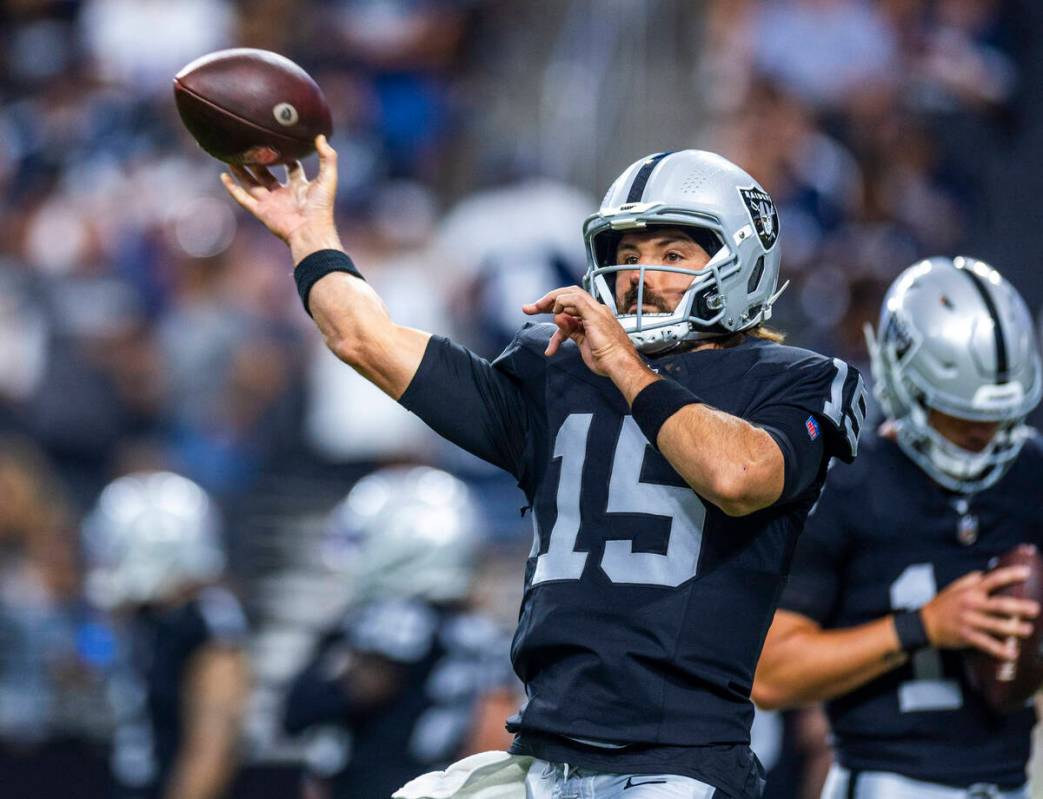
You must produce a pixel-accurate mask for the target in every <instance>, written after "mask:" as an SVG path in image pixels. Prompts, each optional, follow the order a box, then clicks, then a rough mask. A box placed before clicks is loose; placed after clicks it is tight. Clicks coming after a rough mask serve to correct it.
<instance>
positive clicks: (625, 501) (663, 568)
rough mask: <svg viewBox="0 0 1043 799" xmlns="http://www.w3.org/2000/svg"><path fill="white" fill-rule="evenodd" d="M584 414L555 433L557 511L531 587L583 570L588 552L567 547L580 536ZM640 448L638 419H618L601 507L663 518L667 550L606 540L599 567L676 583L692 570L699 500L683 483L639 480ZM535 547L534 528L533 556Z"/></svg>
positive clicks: (702, 511)
mask: <svg viewBox="0 0 1043 799" xmlns="http://www.w3.org/2000/svg"><path fill="white" fill-rule="evenodd" d="M591 419H592V415H591V414H589V413H585V414H573V415H571V416H569V417H568V418H567V419H566V420H565V422H564V423H563V424H562V426H561V429H560V430H559V431H558V435H557V437H556V439H555V442H554V457H556V458H561V479H560V481H559V483H558V491H557V506H558V517H557V520H556V521H555V522H554V527H553V528H551V531H550V536H549V539H550V540H549V541H548V543H547V551H546V552H545V553H544V554H542V555H539V557H537V559H536V571H535V574H534V575H533V579H532V584H533V585H537V584H538V583H541V582H545V581H547V580H578V579H579V578H580V576H581V575H582V574H583V567H584V566H585V565H586V562H587V553H586V552H576V551H574V549H575V546H576V538H577V536H578V535H579V527H580V510H579V508H580V499H579V498H580V484H581V478H582V475H583V465H584V463H585V461H586V445H587V434H588V433H589V431H590V423H591ZM647 447H648V441H647V440H646V439H645V436H644V434H643V433H642V432H641V428H639V427H638V426H637V422H635V421H634V419H633V417H630V416H627V417H625V418H624V420H623V428H622V430H621V431H620V434H619V441H618V443H617V444H616V452H615V456H614V457H613V460H612V472H611V477H610V479H609V486H608V505H607V507H606V508H605V510H606V512H607V513H631V514H633V513H641V514H647V515H651V516H665V517H666V518H668V519H670V528H669V532H668V536H669V537H668V539H667V547H666V554H665V555H660V554H657V553H654V552H634V544H633V542H632V541H606V542H605V552H604V555H603V556H602V559H601V568H602V569H603V570H604V572H605V574H606V575H608V578H609V579H610V580H612V582H614V583H631V584H637V585H662V586H670V587H675V586H678V585H680V584H681V583H683V582H684V581H685V580H689V579H691V578H692V577H694V576H695V569H696V566H697V565H698V563H699V551H700V548H701V546H702V534H703V522H704V520H705V518H706V506H705V505H703V503H702V501H701V500H700V499H699V497H698V496H696V494H695V492H694V491H692V490H691V489H690V488H683V487H679V486H667V485H658V484H655V483H643V482H641V465H642V463H643V462H644V457H645V451H646V448H647ZM533 523H534V525H535V520H534V522H533ZM538 551H539V538H538V533H537V534H536V538H535V540H534V542H533V554H535V553H536V552H538Z"/></svg>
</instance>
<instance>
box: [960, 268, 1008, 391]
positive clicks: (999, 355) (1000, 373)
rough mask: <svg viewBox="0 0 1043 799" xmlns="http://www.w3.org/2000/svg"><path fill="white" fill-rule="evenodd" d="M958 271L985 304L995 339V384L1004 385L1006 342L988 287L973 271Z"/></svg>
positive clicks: (1006, 377) (1005, 377)
mask: <svg viewBox="0 0 1043 799" xmlns="http://www.w3.org/2000/svg"><path fill="white" fill-rule="evenodd" d="M960 271H962V272H963V273H964V274H965V275H967V277H969V278H970V279H971V282H972V283H973V284H974V287H975V288H976V289H978V293H979V294H981V299H982V302H984V303H985V308H986V309H987V310H988V312H989V316H991V317H992V332H993V334H994V335H995V337H996V383H997V384H1000V383H1006V382H1008V381H1009V380H1010V368H1009V366H1008V364H1007V342H1006V339H1005V338H1004V337H1003V325H1002V324H1001V323H1000V315H999V311H997V310H996V303H995V302H994V301H993V299H992V294H991V293H990V292H989V287H988V286H986V285H985V281H984V280H982V279H981V276H979V275H977V274H975V272H974V270H973V269H967V268H961V269H960Z"/></svg>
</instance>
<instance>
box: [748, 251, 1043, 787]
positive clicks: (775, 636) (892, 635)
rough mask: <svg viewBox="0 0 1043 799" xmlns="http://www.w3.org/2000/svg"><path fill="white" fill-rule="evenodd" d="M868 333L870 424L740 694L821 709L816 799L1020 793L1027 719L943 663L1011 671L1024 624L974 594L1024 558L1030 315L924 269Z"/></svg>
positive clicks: (1033, 381) (1034, 380) (894, 293)
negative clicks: (875, 427)
mask: <svg viewBox="0 0 1043 799" xmlns="http://www.w3.org/2000/svg"><path fill="white" fill-rule="evenodd" d="M867 337H868V339H869V349H870V355H871V357H872V370H873V377H874V380H875V381H876V393H877V396H878V397H879V399H880V402H881V405H882V406H883V408H884V410H885V412H886V414H887V419H886V420H885V422H884V423H883V426H882V427H881V428H880V430H879V434H878V435H875V436H871V437H870V436H867V437H866V440H865V441H864V442H863V452H862V454H861V455H860V456H859V461H858V463H857V464H856V465H855V466H854V467H853V468H852V469H844V470H834V472H832V473H831V474H830V479H829V480H828V481H827V485H826V488H825V490H824V492H823V494H822V498H821V499H820V500H819V504H818V506H817V507H816V509H815V511H814V512H813V513H812V514H811V517H810V518H809V520H808V525H807V530H806V531H805V533H804V536H803V537H802V539H801V541H800V545H799V546H798V548H797V555H796V559H795V562H794V565H793V571H792V574H791V576H790V582H789V585H788V588H787V590H786V592H785V593H784V594H783V597H782V600H781V604H780V607H779V611H778V613H777V614H776V616H775V620H774V623H773V624H772V627H771V631H770V632H769V634H768V639H767V642H766V644H765V647H764V653H763V657H762V659H761V661H760V665H759V666H758V669H757V679H756V684H755V687H754V699H755V700H756V701H757V702H758V703H759V704H761V705H764V706H767V707H778V706H782V705H792V704H797V703H806V702H811V701H815V700H825V701H826V710H827V713H828V715H829V719H830V723H831V727H832V732H833V736H834V743H835V748H836V764H835V765H834V768H833V770H832V772H831V773H830V777H829V779H828V781H827V783H826V787H825V789H824V794H823V796H825V797H829V799H842V798H843V797H862V798H863V799H866V798H868V799H878V798H881V799H903V798H904V797H938V799H960V798H961V797H966V798H967V799H971V797H986V796H988V797H1007V798H1008V799H1013V797H1027V796H1028V793H1027V790H1026V787H1025V779H1026V778H1025V765H1026V762H1027V760H1028V757H1029V734H1030V732H1031V730H1032V727H1033V724H1034V723H1035V713H1034V711H1033V710H1032V708H1030V707H1025V708H1024V709H1022V710H1019V711H1017V712H1015V713H1012V714H1010V715H998V714H996V713H994V712H992V711H990V710H989V709H988V707H987V706H986V705H985V703H984V701H983V699H982V698H981V697H980V696H979V695H977V694H976V693H975V692H974V690H973V689H971V688H970V687H969V685H968V682H967V680H966V679H965V676H964V673H963V669H962V668H961V662H960V661H961V656H960V652H959V651H958V650H960V649H965V648H968V647H974V648H977V649H980V650H982V651H983V652H986V653H988V654H989V655H991V656H993V657H996V658H1000V659H1009V658H1012V657H1014V656H1015V653H1016V649H1017V645H1016V641H1017V637H1018V636H1025V635H1027V634H1028V633H1029V632H1030V630H1031V620H1032V619H1033V618H1034V617H1036V615H1037V614H1038V612H1039V608H1038V607H1037V606H1036V603H1034V602H1031V601H1028V600H1018V599H1013V598H1004V597H999V596H991V594H992V592H993V591H995V590H996V589H997V588H1001V587H1003V586H1005V585H1010V584H1012V583H1016V582H1018V581H1020V580H1023V579H1024V578H1025V577H1026V576H1027V572H1026V571H1025V570H1024V569H1022V568H1021V567H1017V568H1013V567H1012V568H1004V569H998V570H995V571H993V572H991V573H989V574H985V573H984V572H985V570H986V569H987V568H988V565H989V560H990V559H991V558H992V557H994V556H997V555H1000V554H1002V553H1004V552H1006V551H1007V550H1009V549H1011V548H1013V547H1014V546H1015V545H1017V544H1020V543H1023V542H1030V543H1035V544H1037V545H1040V544H1043V540H1041V537H1040V533H1041V528H1040V520H1041V519H1043V493H1041V492H1040V485H1041V481H1043V449H1041V446H1040V439H1039V436H1038V435H1037V434H1036V433H1035V432H1034V431H1032V430H1030V429H1028V428H1027V427H1026V426H1025V425H1024V423H1023V420H1024V418H1025V416H1026V414H1027V413H1029V412H1030V411H1031V410H1032V409H1033V408H1034V407H1035V406H1036V404H1037V403H1038V402H1039V400H1040V392H1041V370H1040V359H1039V353H1038V350H1037V347H1036V343H1035V340H1034V334H1033V327H1032V323H1031V319H1030V317H1029V314H1028V311H1027V309H1026V307H1025V303H1024V302H1023V301H1022V299H1021V297H1020V296H1019V295H1018V293H1017V292H1016V291H1015V290H1014V288H1013V287H1012V286H1011V285H1010V284H1009V283H1008V282H1007V281H1006V280H1005V279H1004V278H1003V277H1002V276H1001V275H1000V274H999V273H998V272H997V271H996V270H995V269H993V268H992V267H990V266H989V265H987V264H985V263H982V262H981V261H977V260H975V259H973V258H953V259H950V258H931V259H928V260H924V261H921V262H919V263H917V264H914V265H913V266H911V267H909V268H908V269H906V270H905V271H904V272H903V273H902V274H901V275H899V277H898V278H897V279H896V280H895V281H894V283H893V284H892V285H891V287H890V289H889V290H888V292H887V295H886V297H885V299H884V305H883V310H882V311H881V316H880V325H879V329H878V331H877V334H876V335H873V334H872V331H871V330H870V331H867Z"/></svg>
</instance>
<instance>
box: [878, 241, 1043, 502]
mask: <svg viewBox="0 0 1043 799" xmlns="http://www.w3.org/2000/svg"><path fill="white" fill-rule="evenodd" d="M866 341H867V343H868V345H869V353H870V357H871V358H872V371H873V378H874V382H875V384H876V385H875V392H876V396H877V399H879V400H880V403H881V405H882V406H883V408H884V411H885V412H886V413H887V415H888V416H889V417H891V418H892V419H893V420H894V421H895V423H896V426H897V437H898V444H899V445H900V446H901V448H902V450H903V451H904V452H905V453H906V455H908V456H909V457H910V458H911V459H912V460H913V461H915V462H916V463H917V464H918V465H919V466H920V467H921V468H922V469H923V470H924V471H926V472H927V473H928V474H929V475H930V476H931V477H932V478H933V479H934V480H935V481H936V482H938V483H940V484H941V485H943V486H945V487H946V488H948V489H950V490H953V491H959V492H963V493H973V492H976V491H981V490H983V489H985V488H988V487H989V486H991V485H993V484H994V483H995V482H996V481H997V480H999V479H1000V478H1001V477H1002V476H1003V475H1004V474H1005V473H1006V471H1007V469H1009V468H1010V466H1011V464H1012V463H1013V462H1014V459H1015V458H1016V457H1017V456H1018V452H1019V451H1020V450H1021V447H1022V444H1023V443H1024V441H1025V438H1026V437H1027V435H1028V432H1029V429H1028V428H1027V427H1026V426H1025V425H1024V424H1023V420H1024V418H1025V416H1026V415H1027V414H1028V413H1029V412H1030V411H1031V410H1032V409H1033V408H1035V407H1036V405H1037V404H1038V403H1039V401H1040V395H1041V392H1043V382H1041V369H1040V356H1039V350H1038V348H1037V345H1036V340H1035V335H1034V332H1033V327H1032V321H1031V318H1030V316H1029V312H1028V308H1027V307H1026V306H1025V302H1024V300H1022V298H1021V296H1020V295H1019V294H1018V292H1017V291H1016V290H1015V289H1014V287H1013V286H1011V285H1010V283H1008V282H1007V281H1006V280H1005V279H1004V278H1003V277H1002V276H1001V275H1000V273H999V272H997V271H996V270H995V269H993V268H992V267H991V266H989V265H988V264H986V263H984V262H983V261H978V260H975V259H974V258H965V257H957V258H952V259H950V258H929V259H927V260H924V261H920V262H919V263H916V264H913V265H912V266H910V267H909V268H908V269H906V270H905V271H904V272H902V274H900V275H899V276H898V278H897V279H896V280H895V281H894V283H892V284H891V287H890V288H889V289H888V291H887V294H886V296H885V298H884V305H883V308H882V310H881V312H880V324H879V328H878V331H877V333H876V334H874V333H873V330H872V328H871V327H870V326H868V325H867V326H866ZM931 408H934V409H935V410H938V411H941V412H942V413H945V414H948V415H950V416H955V417H958V418H961V419H968V420H974V421H987V422H998V423H999V424H1000V427H999V430H998V431H997V433H996V434H995V436H994V437H993V438H992V440H991V442H990V443H989V445H988V446H987V447H986V448H985V449H984V450H983V451H981V452H971V451H968V450H965V449H962V448H961V447H958V446H956V445H955V444H953V443H952V442H951V441H949V440H948V439H946V438H945V437H944V436H942V435H941V434H940V433H938V432H937V431H936V430H935V429H934V428H933V427H931V425H930V424H928V410H929V409H931Z"/></svg>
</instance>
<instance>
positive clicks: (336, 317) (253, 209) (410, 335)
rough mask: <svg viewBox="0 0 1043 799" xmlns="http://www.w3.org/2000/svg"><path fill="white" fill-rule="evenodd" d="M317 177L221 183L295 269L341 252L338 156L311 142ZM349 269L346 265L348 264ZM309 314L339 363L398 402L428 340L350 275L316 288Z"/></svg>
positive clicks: (329, 278) (262, 171)
mask: <svg viewBox="0 0 1043 799" xmlns="http://www.w3.org/2000/svg"><path fill="white" fill-rule="evenodd" d="M316 148H317V149H318V153H319V174H318V176H317V177H316V179H315V180H313V181H309V180H308V179H307V178H306V177H305V175H304V169H303V167H302V166H301V165H300V163H294V164H292V165H291V166H290V167H289V169H288V180H287V182H286V183H285V184H283V183H281V182H280V181H279V180H278V179H277V178H276V177H275V176H274V175H273V174H272V173H271V172H269V171H268V169H266V168H264V167H253V168H251V169H250V170H247V169H246V168H244V167H238V166H233V167H231V170H232V172H233V173H234V174H235V178H236V179H237V180H238V182H236V180H235V179H233V178H232V177H231V176H230V175H227V174H224V175H222V176H221V181H222V183H223V184H224V186H225V188H226V189H227V190H228V193H229V194H231V195H232V197H233V198H234V199H235V201H236V202H237V203H239V205H241V206H242V207H243V208H245V209H246V210H247V211H249V212H250V213H251V214H253V215H254V216H255V217H257V218H258V219H259V220H260V221H261V222H263V223H264V225H265V226H266V227H267V228H268V229H269V230H270V231H271V232H272V233H274V234H275V235H276V236H278V237H279V238H280V239H282V240H283V241H284V242H286V244H287V245H288V246H289V248H290V252H291V255H292V257H293V263H294V267H295V268H297V267H298V266H299V265H300V263H301V261H303V260H304V259H305V258H307V257H308V256H309V255H311V254H313V253H316V252H318V251H320V250H339V251H341V252H343V247H342V246H341V242H340V238H339V236H338V234H337V229H336V226H335V224H334V219H333V209H334V198H335V196H336V192H337V154H336V152H334V150H333V148H332V147H330V145H329V144H328V143H327V142H326V139H325V137H322V136H320V137H319V138H318V139H317V140H316ZM348 263H350V262H348ZM307 304H308V310H309V311H310V313H311V315H312V317H313V318H314V319H315V324H316V325H317V326H318V328H319V331H320V332H321V333H322V335H323V338H324V339H325V341H326V345H327V346H328V347H329V348H330V350H331V351H332V352H333V353H334V354H335V355H336V356H337V357H338V358H340V359H341V360H342V361H344V362H345V363H347V364H349V365H350V366H352V367H353V368H355V369H356V370H357V371H358V372H359V373H360V374H361V375H362V376H363V377H365V378H366V379H367V380H369V381H371V382H372V383H373V384H374V385H376V386H377V387H378V388H379V389H381V390H382V391H384V392H385V393H386V394H389V395H390V396H391V397H393V398H394V399H398V398H399V397H400V396H402V393H403V392H404V391H405V390H406V387H407V386H408V385H409V383H410V381H411V380H412V379H413V375H414V374H416V371H417V368H418V367H419V366H420V362H421V360H422V359H423V357H424V351H425V349H426V347H427V342H428V339H429V338H430V334H428V333H424V332H422V331H420V330H414V329H413V328H409V327H404V326H402V325H398V324H396V323H395V322H394V321H393V320H392V319H391V316H390V315H389V314H388V310H387V307H386V306H385V305H384V303H383V302H382V301H381V299H380V297H379V296H377V293H376V292H375V291H374V290H373V288H372V287H371V286H370V285H369V284H368V283H366V281H365V280H362V279H361V278H359V277H355V276H354V275H352V274H350V273H349V272H344V271H336V272H330V273H329V274H326V275H325V276H323V277H321V278H319V280H318V281H317V282H315V283H314V284H313V285H312V287H311V291H310V292H309V294H308V298H307Z"/></svg>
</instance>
